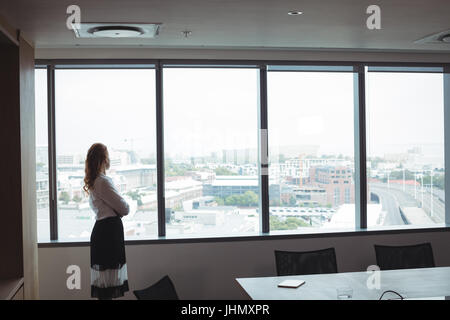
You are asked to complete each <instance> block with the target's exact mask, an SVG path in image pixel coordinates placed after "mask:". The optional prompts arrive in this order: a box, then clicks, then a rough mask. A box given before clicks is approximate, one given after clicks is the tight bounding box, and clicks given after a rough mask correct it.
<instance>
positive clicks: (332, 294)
mask: <svg viewBox="0 0 450 320" xmlns="http://www.w3.org/2000/svg"><path fill="white" fill-rule="evenodd" d="M373 275H374V273H373V272H370V273H369V272H366V271H363V272H345V273H330V274H314V275H296V276H282V277H257V278H237V279H236V281H237V282H238V283H239V285H240V286H241V287H242V288H243V289H244V291H245V292H246V293H247V295H248V296H249V297H250V298H251V299H253V300H336V299H338V298H337V289H338V288H345V287H350V288H352V290H353V295H352V298H351V299H353V300H378V299H379V298H380V297H381V295H382V293H383V292H384V291H386V290H393V291H396V292H398V293H399V294H401V295H402V296H403V297H405V298H407V299H413V298H427V297H445V296H450V267H437V268H421V269H402V270H385V271H380V273H379V279H380V287H379V289H376V288H374V289H369V287H368V285H367V283H368V281H369V283H373V281H371V280H373ZM371 277H372V278H371ZM286 279H300V280H305V284H303V285H302V286H300V287H298V288H295V289H293V288H279V287H278V284H279V283H280V282H281V281H283V280H286ZM392 298H397V297H396V296H395V295H394V294H390V293H386V295H385V296H384V297H383V299H392Z"/></svg>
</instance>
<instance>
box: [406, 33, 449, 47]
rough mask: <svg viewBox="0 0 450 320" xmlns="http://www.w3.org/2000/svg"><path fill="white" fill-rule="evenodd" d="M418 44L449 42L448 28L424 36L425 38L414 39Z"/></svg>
mask: <svg viewBox="0 0 450 320" xmlns="http://www.w3.org/2000/svg"><path fill="white" fill-rule="evenodd" d="M414 43H418V44H428V43H446V44H450V29H449V30H445V31H441V32H438V33H435V34H431V35H429V36H426V37H425V38H422V39H419V40H416V41H414Z"/></svg>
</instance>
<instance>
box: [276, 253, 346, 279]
mask: <svg viewBox="0 0 450 320" xmlns="http://www.w3.org/2000/svg"><path fill="white" fill-rule="evenodd" d="M275 261H276V266H277V274H278V275H279V276H288V275H302V274H319V273H337V263H336V253H335V251H334V248H329V249H323V250H317V251H307V252H290V251H279V250H275Z"/></svg>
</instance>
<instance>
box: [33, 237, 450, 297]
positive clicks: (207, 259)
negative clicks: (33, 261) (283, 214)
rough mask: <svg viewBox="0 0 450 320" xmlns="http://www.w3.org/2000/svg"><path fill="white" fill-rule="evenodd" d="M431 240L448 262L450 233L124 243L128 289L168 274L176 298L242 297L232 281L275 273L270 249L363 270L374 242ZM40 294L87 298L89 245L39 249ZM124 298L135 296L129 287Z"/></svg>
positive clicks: (439, 260)
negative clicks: (311, 253)
mask: <svg viewBox="0 0 450 320" xmlns="http://www.w3.org/2000/svg"><path fill="white" fill-rule="evenodd" d="M423 242H431V244H432V246H433V250H434V257H435V262H436V265H437V266H450V252H449V250H448V244H449V242H450V232H448V231H443V232H423V233H403V234H391V235H370V236H361V235H360V236H346V237H332V238H311V239H289V240H286V239H285V240H257V241H234V242H210V243H185V244H145V245H132V246H127V248H126V254H127V260H128V261H127V262H128V263H127V264H128V276H129V282H130V289H131V290H134V289H142V288H145V287H146V286H149V285H151V284H152V283H154V282H156V281H157V280H159V279H160V278H161V277H162V276H164V275H166V274H168V275H169V276H170V277H171V278H172V279H173V281H174V284H175V286H176V289H177V291H178V294H179V296H180V298H181V299H245V298H246V296H245V294H244V293H243V291H242V289H241V288H240V287H239V286H238V284H237V282H236V281H235V280H234V279H235V278H239V277H260V276H275V275H276V269H275V258H274V252H273V251H274V250H275V249H280V250H298V251H304V250H305V251H306V250H316V249H321V248H328V247H334V248H335V249H336V255H337V263H338V270H339V272H351V271H365V270H366V268H367V267H368V266H369V265H372V264H375V253H374V248H373V245H374V244H386V245H407V244H416V243H423ZM69 265H78V266H79V267H80V268H81V289H80V290H68V289H67V287H66V280H67V278H68V277H69V274H67V273H66V269H67V267H68V266H69ZM39 280H40V297H41V299H89V298H90V287H89V286H90V273H89V247H70V248H63V247H60V248H39ZM124 299H134V296H133V295H132V293H131V292H129V293H127V295H126V296H125V297H124Z"/></svg>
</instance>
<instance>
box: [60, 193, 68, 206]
mask: <svg viewBox="0 0 450 320" xmlns="http://www.w3.org/2000/svg"><path fill="white" fill-rule="evenodd" d="M59 200H60V201H62V202H63V203H64V204H68V203H69V201H70V195H69V193H68V192H66V191H62V192H61V193H60V194H59Z"/></svg>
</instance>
